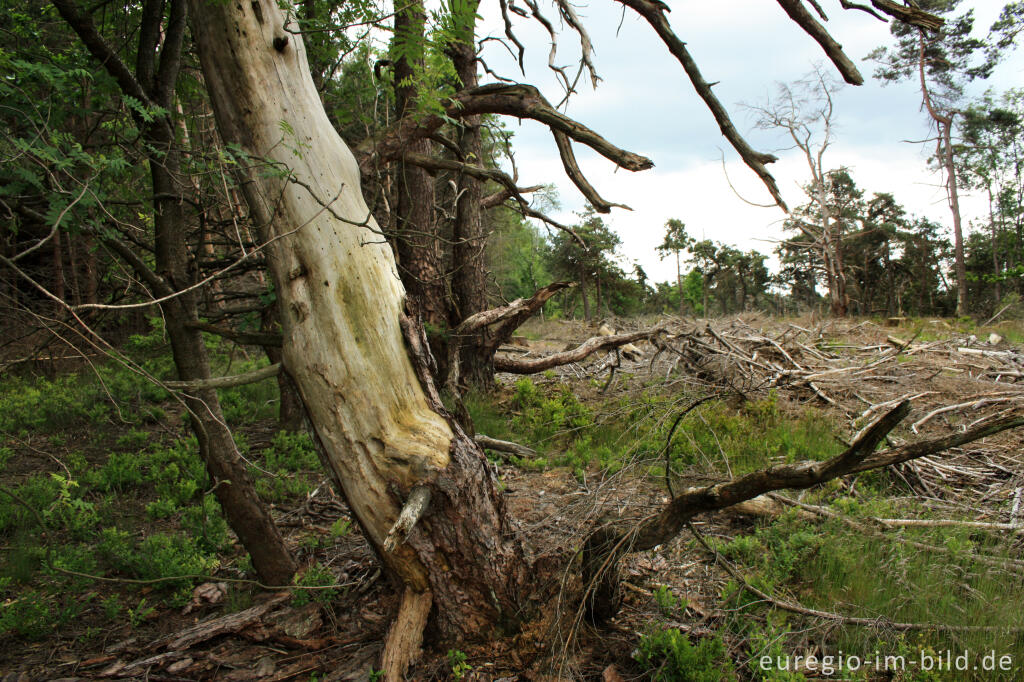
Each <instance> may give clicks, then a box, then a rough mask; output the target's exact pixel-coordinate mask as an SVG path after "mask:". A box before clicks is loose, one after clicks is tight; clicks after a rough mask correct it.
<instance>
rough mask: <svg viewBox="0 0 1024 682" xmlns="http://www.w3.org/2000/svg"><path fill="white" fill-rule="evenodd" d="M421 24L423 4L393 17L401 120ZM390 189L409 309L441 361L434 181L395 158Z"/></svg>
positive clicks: (408, 104)
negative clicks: (429, 336)
mask: <svg viewBox="0 0 1024 682" xmlns="http://www.w3.org/2000/svg"><path fill="white" fill-rule="evenodd" d="M424 21H425V15H424V9H423V3H422V2H412V3H409V4H407V5H403V6H402V7H401V8H400V9H398V11H397V12H396V14H395V37H394V47H393V48H392V49H393V50H395V51H396V52H399V53H400V54H402V56H401V57H399V58H398V59H396V60H395V83H396V87H395V105H396V109H397V112H396V113H397V115H398V117H399V118H400V119H402V118H408V119H415V118H418V117H419V114H418V112H417V106H418V99H419V93H418V84H417V71H418V70H419V69H421V68H422V51H423V47H422V46H423V45H424V37H423V30H424ZM417 55H418V56H417ZM406 151H407V152H408V153H411V154H422V155H427V156H429V155H430V153H431V143H430V141H429V140H427V139H418V140H414V141H412V142H411V143H410V145H409V147H408V148H407V149H406ZM394 191H395V194H396V200H395V221H396V222H395V245H396V248H397V251H398V265H399V272H400V273H401V277H402V283H403V284H404V285H405V288H406V291H407V292H408V296H409V310H410V312H412V313H413V314H414V315H417V316H419V317H420V318H421V319H422V320H423V321H424V322H426V323H427V324H428V325H429V328H430V329H431V330H432V331H435V335H434V338H432V344H431V345H432V347H433V348H434V350H435V353H434V355H435V357H437V358H443V357H444V354H443V353H442V352H441V350H442V349H441V340H440V335H439V334H437V332H441V331H442V330H444V329H445V328H446V327H447V322H448V316H447V310H446V305H445V289H444V274H443V272H442V269H441V254H440V252H439V249H438V238H437V237H438V234H437V225H436V223H435V221H434V201H435V197H434V180H433V178H431V177H430V174H429V173H427V171H426V170H424V169H422V168H420V167H418V166H415V165H413V164H410V163H406V162H404V161H402V160H399V161H398V162H397V163H396V164H395V189H394Z"/></svg>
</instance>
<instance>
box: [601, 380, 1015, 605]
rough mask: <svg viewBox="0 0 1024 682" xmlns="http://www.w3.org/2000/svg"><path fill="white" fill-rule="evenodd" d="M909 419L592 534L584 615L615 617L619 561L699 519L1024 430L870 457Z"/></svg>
mask: <svg viewBox="0 0 1024 682" xmlns="http://www.w3.org/2000/svg"><path fill="white" fill-rule="evenodd" d="M909 413H910V402H909V401H906V400H905V401H903V402H901V403H900V404H899V405H897V406H896V407H895V408H893V409H892V410H890V411H889V412H887V413H886V414H884V415H882V416H881V417H879V418H878V419H877V420H876V421H875V422H874V423H872V424H871V425H869V426H868V427H866V428H865V429H864V430H862V431H861V433H860V434H858V435H857V437H856V438H855V439H854V441H853V444H852V445H850V447H849V448H847V449H846V450H845V451H844V452H842V453H841V454H839V455H837V456H835V457H833V458H832V459H829V460H827V461H824V462H815V461H806V462H800V463H796V464H790V465H784V466H778V467H772V468H769V469H764V470H762V471H757V472H754V473H751V474H747V475H745V476H741V477H740V478H738V479H735V480H732V481H728V482H724V483H716V484H713V485H709V486H704V487H696V488H688V489H687V490H685V491H683V492H681V493H680V494H679V495H678V496H677V497H675V498H674V499H673V500H672V501H671V502H669V503H668V504H666V505H665V506H664V507H663V508H662V510H661V511H660V512H659V513H657V514H655V515H653V516H651V517H648V518H647V519H646V520H644V521H643V522H641V523H640V524H638V525H636V526H635V527H632V528H628V529H616V528H613V527H607V526H606V527H604V528H600V529H598V530H596V531H594V532H593V533H592V534H591V536H590V537H589V538H588V539H587V540H586V542H585V543H584V550H583V578H584V584H586V585H589V586H590V588H589V597H588V599H587V601H586V606H587V608H588V610H589V611H590V613H591V614H592V615H593V616H594V617H595V618H597V619H599V620H604V619H606V618H608V617H610V616H611V615H613V614H614V613H615V612H616V611H617V610H618V576H617V571H616V566H617V564H618V561H619V559H621V558H622V557H623V556H625V555H626V554H628V553H631V552H638V551H644V550H648V549H651V548H653V547H656V546H658V545H661V544H665V543H666V542H669V541H671V540H672V539H674V538H675V537H676V536H677V535H678V534H679V533H680V532H681V531H682V529H683V528H684V527H685V526H686V524H687V523H688V522H689V521H690V520H691V519H692V518H693V517H694V516H696V515H697V514H699V513H702V512H712V511H717V510H720V509H725V508H727V507H731V506H733V505H735V504H737V503H739V502H743V501H745V500H750V499H753V498H755V497H757V496H758V495H762V494H764V493H767V492H772V491H775V490H782V489H784V488H796V489H799V488H809V487H812V486H815V485H818V484H821V483H824V482H825V481H829V480H831V479H833V478H838V477H840V476H844V475H846V474H850V473H855V472H859V471H867V470H870V469H877V468H880V467H884V466H888V465H890V464H896V463H899V462H905V461H907V460H910V459H916V458H919V457H923V456H925V455H928V454H932V453H935V452H941V451H943V450H947V449H949V448H951V447H956V446H958V445H962V444H964V443H968V442H971V441H974V440H978V439H980V438H984V437H986V436H989V435H992V434H995V433H999V432H1001V431H1005V430H1007V429H1013V428H1018V427H1020V426H1024V417H1015V418H1009V419H1002V420H998V421H993V422H990V423H989V424H986V425H984V426H980V427H976V428H974V429H969V430H967V431H965V432H963V433H958V434H952V435H950V436H946V437H943V438H937V439H933V440H928V441H921V442H918V443H913V444H908V445H904V446H900V447H897V448H892V449H890V450H886V451H883V452H880V453H876V454H873V453H874V450H875V448H876V447H877V446H878V444H879V443H881V442H882V440H883V439H884V438H885V437H886V436H887V435H888V434H889V432H890V431H892V430H893V429H894V428H895V427H896V426H897V425H898V424H899V423H900V422H901V421H903V419H904V418H905V417H906V416H907V415H908V414H909Z"/></svg>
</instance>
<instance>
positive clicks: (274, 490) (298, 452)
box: [249, 431, 322, 502]
mask: <svg viewBox="0 0 1024 682" xmlns="http://www.w3.org/2000/svg"><path fill="white" fill-rule="evenodd" d="M321 468H322V467H321V465H320V459H319V457H318V455H317V453H316V447H315V446H314V445H313V441H312V439H311V438H310V437H309V434H307V433H305V432H296V433H289V432H287V431H281V432H279V433H277V434H276V435H275V436H274V438H273V439H272V440H271V443H270V447H268V448H267V449H266V450H264V451H263V463H262V466H259V467H255V466H252V467H250V468H249V471H250V473H251V474H252V475H253V479H254V481H255V485H256V491H257V492H258V493H259V494H260V496H261V497H263V498H264V499H267V500H270V501H272V502H278V501H281V500H285V499H288V498H292V497H298V496H302V495H305V494H306V493H308V492H309V491H311V490H312V489H313V484H314V481H315V480H316V478H317V474H318V472H319V471H320V470H321Z"/></svg>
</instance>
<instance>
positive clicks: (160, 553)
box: [99, 528, 220, 587]
mask: <svg viewBox="0 0 1024 682" xmlns="http://www.w3.org/2000/svg"><path fill="white" fill-rule="evenodd" d="M99 551H100V554H101V556H103V558H104V559H105V560H106V561H107V562H108V563H109V564H110V565H111V566H112V567H114V568H115V569H116V570H118V571H121V572H122V573H126V574H127V575H129V576H131V577H133V578H137V579H140V580H153V579H156V578H175V577H181V579H180V580H170V581H167V582H165V583H162V585H161V586H162V587H182V586H185V585H188V584H190V583H191V582H192V579H191V578H189V577H188V576H193V575H199V576H202V575H206V574H209V573H210V572H212V571H213V570H214V569H215V568H217V566H218V565H219V563H220V562H219V560H218V559H217V557H216V556H215V555H213V554H212V553H209V552H204V551H203V550H202V549H201V548H200V547H199V542H198V541H197V540H196V539H194V538H190V537H187V536H185V535H184V534H181V533H155V534H153V535H150V536H148V537H146V538H143V539H142V541H141V542H138V543H136V542H135V541H134V540H133V539H132V537H131V535H130V534H129V533H127V532H126V531H121V530H117V529H116V528H104V529H103V530H102V532H101V533H100V541H99Z"/></svg>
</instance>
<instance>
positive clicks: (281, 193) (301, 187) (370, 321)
mask: <svg viewBox="0 0 1024 682" xmlns="http://www.w3.org/2000/svg"><path fill="white" fill-rule="evenodd" d="M190 8H191V10H192V19H193V21H192V25H193V33H194V35H195V39H196V43H197V45H198V49H199V55H200V58H201V61H202V65H203V72H204V76H205V79H206V84H207V87H208V89H209V92H210V96H211V100H212V102H213V107H214V111H215V113H216V116H217V123H218V127H219V129H220V131H221V134H222V135H223V137H224V138H225V140H226V141H227V142H229V143H235V144H238V145H239V146H240V147H241V148H242V149H243V150H244V151H245V152H246V153H247V154H249V155H251V157H252V158H250V159H249V160H248V161H249V163H251V164H253V165H255V166H256V167H255V168H251V169H250V170H249V172H248V173H247V174H246V179H245V181H244V185H243V190H244V193H245V196H246V201H247V203H248V205H249V209H250V216H251V219H252V220H253V221H255V222H257V223H258V224H259V226H260V229H261V232H262V237H263V240H264V241H265V242H268V243H269V245H268V246H267V251H268V256H269V262H270V265H271V270H272V273H273V275H274V279H275V282H276V286H277V296H278V299H279V301H280V304H281V305H280V310H281V316H282V325H283V328H284V337H285V342H284V348H283V351H284V365H285V368H286V369H287V371H288V372H289V374H290V375H291V376H292V378H293V379H294V380H295V383H296V384H297V386H298V388H299V391H300V393H301V395H302V398H303V401H304V403H305V405H306V408H307V410H308V412H309V416H310V420H311V422H312V424H313V426H314V428H315V431H316V435H317V436H318V438H319V440H320V442H321V443H322V446H323V452H324V455H325V459H326V462H325V463H326V465H327V466H328V467H329V469H330V470H331V472H332V474H333V475H334V478H335V480H336V481H337V483H338V485H339V486H340V488H341V490H342V492H343V494H344V496H345V498H346V500H347V502H348V505H349V507H350V508H351V510H352V512H353V514H354V515H355V516H356V518H357V519H358V520H359V523H360V525H361V526H362V528H363V530H364V532H365V534H366V536H367V538H368V539H369V541H370V542H371V544H372V545H373V546H374V548H375V549H376V551H377V553H378V555H379V556H380V558H381V560H382V562H383V564H384V566H385V568H386V571H387V572H388V574H389V575H390V576H391V577H392V579H393V580H395V581H396V582H397V583H398V584H399V585H400V586H401V588H402V589H403V590H404V592H403V594H404V595H405V596H404V597H403V598H402V607H401V608H400V613H399V614H398V616H397V617H396V621H395V626H394V627H393V628H392V631H391V634H390V635H389V644H388V646H387V647H386V651H385V657H384V660H385V662H386V663H387V667H388V670H387V673H388V676H389V678H391V679H398V678H399V676H400V675H401V674H402V673H403V671H404V668H405V667H406V666H407V665H408V663H409V661H410V659H411V658H413V657H414V656H415V653H416V650H417V649H418V647H419V642H420V637H421V634H420V633H421V632H422V630H423V627H424V624H425V621H426V619H427V616H428V613H434V614H435V615H436V619H435V621H434V625H435V626H436V630H437V633H438V635H439V636H440V637H441V638H442V639H446V638H447V639H452V638H463V637H481V636H486V635H487V634H488V632H489V631H490V629H491V628H492V627H494V625H495V624H496V623H498V622H499V621H500V620H501V619H502V617H503V616H505V617H507V616H509V615H510V613H511V611H512V609H513V608H514V598H513V595H514V594H515V593H516V587H517V584H518V582H519V580H521V576H522V574H523V571H524V569H523V565H522V552H521V550H520V547H519V544H518V541H517V540H516V538H515V536H514V534H513V533H511V532H510V529H509V528H508V527H507V521H506V515H505V513H504V508H503V504H502V498H501V497H500V496H499V495H498V493H497V492H496V489H495V486H494V480H493V476H492V475H491V474H490V472H489V470H488V468H487V467H486V465H485V461H484V459H483V454H482V452H481V451H480V450H479V448H478V447H477V446H476V445H475V444H474V443H473V442H472V440H470V439H469V438H468V437H467V436H466V434H465V433H464V432H462V430H461V428H460V427H459V426H458V425H457V424H455V423H454V422H452V421H450V420H449V419H447V418H446V416H443V415H442V414H441V412H442V411H443V408H442V407H441V405H440V401H439V400H437V397H436V392H435V391H434V390H433V386H432V385H431V384H430V379H429V373H428V372H426V371H425V367H424V363H425V357H426V354H425V352H424V347H423V346H422V345H421V341H422V334H421V331H420V330H418V327H417V326H416V325H415V324H413V323H411V322H409V321H408V320H405V318H404V313H403V306H404V298H405V292H404V290H403V288H402V284H401V282H400V280H399V277H398V274H397V272H396V268H395V260H394V257H393V254H392V252H391V249H390V247H389V246H388V244H387V243H386V242H385V240H384V238H383V236H382V235H381V234H380V232H379V230H378V228H377V224H376V222H375V221H374V220H373V217H372V216H371V215H370V211H369V209H368V208H367V206H366V204H365V203H364V201H363V197H362V194H361V192H360V186H359V177H360V176H359V169H358V166H357V164H356V161H355V158H354V157H353V155H352V153H351V151H350V150H349V148H348V147H347V146H346V145H345V143H344V142H343V141H342V140H341V138H340V137H339V136H338V135H337V133H336V132H335V130H334V129H333V127H332V126H331V124H330V122H329V121H328V118H327V115H326V113H325V112H324V110H323V107H322V105H321V103H320V99H319V96H318V94H317V91H316V88H315V86H314V84H313V80H312V77H311V76H310V72H309V68H308V66H307V62H306V56H305V51H304V48H303V45H302V40H301V37H300V36H299V35H298V34H297V33H292V32H289V31H287V30H286V29H285V26H284V20H285V14H284V13H283V12H282V11H281V10H280V9H279V8H278V6H277V4H276V3H275V2H273V0H256V1H254V2H252V3H234V2H228V3H224V2H204V1H203V0H190ZM403 320H405V322H403ZM407 344H409V347H408V349H407ZM414 360H419V361H420V362H419V363H414ZM424 486H426V487H429V488H431V489H432V493H433V494H432V495H431V497H430V504H429V508H427V509H426V510H425V515H423V516H422V519H421V520H420V521H419V523H418V524H417V525H416V526H415V527H414V528H413V530H412V534H411V535H409V536H408V539H407V540H405V541H400V542H399V543H398V545H397V547H394V549H392V550H390V551H389V550H388V549H386V548H385V544H384V543H385V539H386V538H387V536H388V533H389V531H390V530H391V529H392V526H393V525H394V524H395V522H396V520H397V519H398V517H399V513H400V511H401V510H402V507H403V505H404V504H405V501H406V500H407V498H409V496H410V494H411V493H412V491H413V490H414V489H419V488H422V487H424ZM431 603H433V605H434V606H435V607H436V608H435V609H434V610H433V611H431V608H430V605H431Z"/></svg>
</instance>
